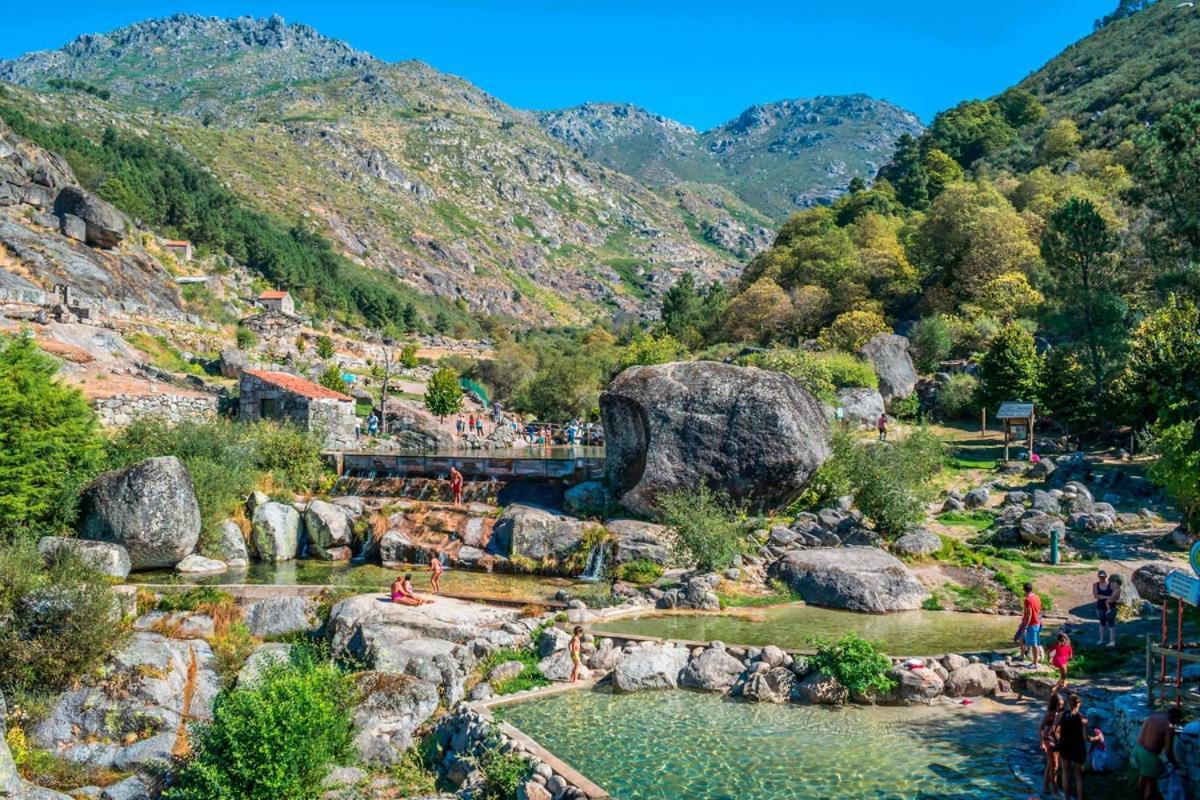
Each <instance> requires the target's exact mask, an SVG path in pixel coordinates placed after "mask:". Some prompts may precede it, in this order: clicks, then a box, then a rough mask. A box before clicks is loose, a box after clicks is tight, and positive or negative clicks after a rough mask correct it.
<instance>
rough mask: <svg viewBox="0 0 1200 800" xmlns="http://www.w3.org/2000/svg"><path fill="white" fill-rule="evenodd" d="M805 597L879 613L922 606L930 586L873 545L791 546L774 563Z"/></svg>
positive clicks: (818, 602) (815, 602)
mask: <svg viewBox="0 0 1200 800" xmlns="http://www.w3.org/2000/svg"><path fill="white" fill-rule="evenodd" d="M773 571H774V572H775V574H776V575H777V576H778V577H779V578H781V579H783V580H784V581H786V582H787V583H788V585H789V586H791V588H792V589H793V590H794V591H796V592H797V593H798V594H799V595H800V596H801V597H802V598H803V599H804V601H805V602H807V603H812V604H813V605H818V606H828V607H830V608H844V609H848V610H850V611H866V612H870V613H874V614H882V613H886V612H889V611H908V610H912V609H916V608H920V607H921V603H922V601H924V600H925V598H927V597H928V596H929V592H928V591H927V590H926V589H925V587H924V586H922V585H921V582H920V581H918V580H917V579H916V576H914V575H913V574H912V572H911V571H910V570H909V569H908V567H906V566H904V564H903V563H901V562H900V561H899V560H898V559H897V558H896V557H895V556H892V555H889V554H888V553H885V552H884V551H883V550H880V549H878V548H875V547H815V548H811V549H808V550H793V551H791V552H789V553H788V554H787V555H786V556H784V557H783V558H782V559H780V560H779V561H778V562H777V563H776V564H775V566H774V567H773Z"/></svg>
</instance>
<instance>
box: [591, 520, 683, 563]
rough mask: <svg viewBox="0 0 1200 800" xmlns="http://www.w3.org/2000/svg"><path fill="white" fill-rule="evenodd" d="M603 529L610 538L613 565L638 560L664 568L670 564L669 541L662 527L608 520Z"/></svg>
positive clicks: (630, 521) (634, 521)
mask: <svg viewBox="0 0 1200 800" xmlns="http://www.w3.org/2000/svg"><path fill="white" fill-rule="evenodd" d="M604 528H605V529H606V530H607V531H608V534H609V536H610V537H611V538H612V543H613V547H612V560H613V563H614V564H624V563H626V562H627V561H635V560H638V559H645V560H647V561H653V562H654V563H656V564H662V565H664V566H665V565H667V564H670V563H671V539H670V535H669V534H668V533H667V529H666V528H665V527H663V526H662V525H655V524H654V523H653V522H642V521H640V520H636V519H610V520H609V521H608V522H606V523H605V524H604Z"/></svg>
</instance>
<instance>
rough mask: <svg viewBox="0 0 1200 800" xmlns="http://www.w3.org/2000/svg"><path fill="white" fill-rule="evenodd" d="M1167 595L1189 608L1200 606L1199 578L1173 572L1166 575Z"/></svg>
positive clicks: (1177, 571) (1176, 571)
mask: <svg viewBox="0 0 1200 800" xmlns="http://www.w3.org/2000/svg"><path fill="white" fill-rule="evenodd" d="M1167 594H1169V595H1171V597H1178V598H1179V599H1180V600H1182V601H1183V602H1185V603H1187V604H1188V605H1190V606H1196V605H1200V578H1194V577H1192V576H1191V575H1188V574H1187V573H1186V572H1181V571H1179V570H1175V571H1174V572H1172V573H1170V574H1169V575H1167Z"/></svg>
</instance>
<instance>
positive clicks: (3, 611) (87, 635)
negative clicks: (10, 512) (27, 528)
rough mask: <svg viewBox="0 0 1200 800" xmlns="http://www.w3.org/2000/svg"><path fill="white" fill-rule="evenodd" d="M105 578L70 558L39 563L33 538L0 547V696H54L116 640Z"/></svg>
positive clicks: (115, 608) (114, 605)
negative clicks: (31, 693) (33, 692)
mask: <svg viewBox="0 0 1200 800" xmlns="http://www.w3.org/2000/svg"><path fill="white" fill-rule="evenodd" d="M119 615H120V605H119V603H118V602H117V598H116V595H115V593H114V592H113V590H112V587H111V585H110V584H109V581H108V578H107V577H105V576H104V575H101V574H100V573H97V572H95V571H93V570H91V569H89V568H88V567H87V566H85V565H84V564H83V563H81V562H80V561H79V560H78V559H76V558H74V557H73V556H72V555H71V554H70V553H67V552H63V553H60V554H59V555H58V556H57V557H55V558H54V559H53V560H51V562H50V563H49V564H47V563H45V561H44V560H43V558H42V555H41V553H39V552H38V549H37V546H36V545H35V544H34V539H33V537H20V538H19V539H17V540H14V541H13V542H12V543H11V544H8V545H2V546H0V653H3V654H4V656H3V657H2V658H0V692H3V693H11V692H23V691H27V690H37V691H41V692H53V691H59V690H61V689H63V688H65V687H66V686H68V685H69V684H71V683H72V682H73V681H75V680H77V679H78V678H79V676H80V675H83V674H85V673H87V672H89V671H90V670H92V669H94V668H95V667H96V666H97V665H99V664H100V663H101V662H102V661H103V660H104V659H105V657H107V656H108V655H109V654H110V653H111V652H112V651H113V649H114V648H115V647H116V646H117V645H118V644H119V643H120V641H121V639H122V638H123V636H124V629H123V627H122V626H121V625H120V624H119Z"/></svg>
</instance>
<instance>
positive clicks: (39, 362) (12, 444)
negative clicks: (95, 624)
mask: <svg viewBox="0 0 1200 800" xmlns="http://www.w3.org/2000/svg"><path fill="white" fill-rule="evenodd" d="M57 371H58V364H57V363H55V362H54V360H53V359H51V358H50V357H49V356H47V355H45V354H44V353H42V351H41V350H40V349H38V346H37V344H36V342H35V341H34V339H33V337H32V336H28V335H24V334H22V335H17V336H6V337H0V536H6V535H10V534H11V533H12V532H13V531H14V530H15V529H17V528H19V527H21V526H26V525H43V524H44V525H48V526H60V525H63V524H66V523H69V522H70V521H71V518H72V516H73V512H74V496H75V492H76V490H77V489H78V487H79V485H80V484H81V483H82V482H83V481H84V480H86V479H87V478H88V477H90V476H91V474H92V473H93V472H94V471H95V470H96V469H97V468H98V467H99V465H100V455H101V444H102V442H101V439H100V436H99V434H98V432H97V431H98V426H97V422H96V415H95V414H94V413H93V412H92V409H91V407H90V406H89V405H88V402H87V400H86V399H85V398H84V396H83V394H81V393H80V391H79V390H78V389H76V388H75V387H73V386H69V385H67V384H64V383H62V382H60V381H58V380H56V379H55V377H54V376H55V373H56V372H57Z"/></svg>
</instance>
